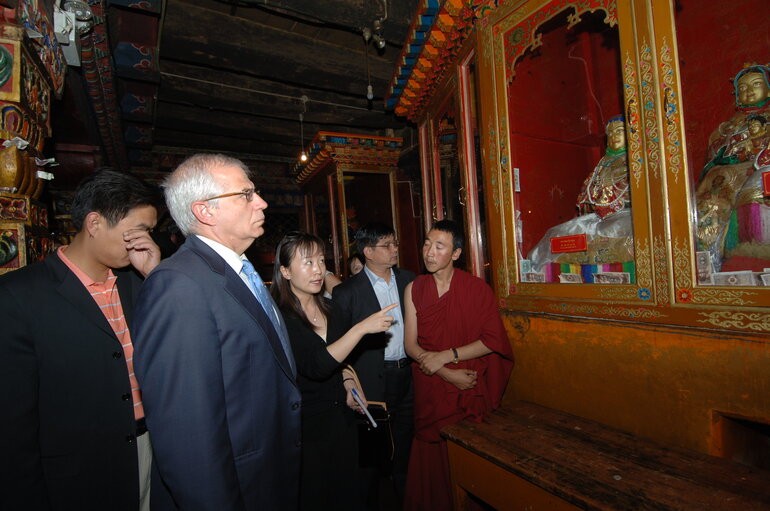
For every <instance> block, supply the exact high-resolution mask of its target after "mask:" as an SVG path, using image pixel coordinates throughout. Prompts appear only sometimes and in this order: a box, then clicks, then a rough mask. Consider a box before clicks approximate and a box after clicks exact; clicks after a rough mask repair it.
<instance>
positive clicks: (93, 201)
mask: <svg viewBox="0 0 770 511" xmlns="http://www.w3.org/2000/svg"><path fill="white" fill-rule="evenodd" d="M158 197H159V195H158V192H157V191H155V190H153V189H152V188H150V187H149V186H147V185H146V184H145V183H144V182H143V181H141V180H140V179H139V178H138V177H136V176H132V175H131V174H127V173H125V172H118V171H117V170H112V169H109V168H102V169H97V170H95V171H94V172H93V173H92V174H90V175H88V176H86V177H85V178H84V179H83V180H82V181H81V182H80V184H79V185H78V187H77V189H76V190H75V196H74V198H73V199H72V208H71V210H70V213H71V215H72V223H73V225H74V226H75V229H77V231H78V232H80V230H81V229H82V228H83V222H85V219H86V216H87V215H88V214H89V213H91V212H92V211H95V212H96V213H99V214H100V215H102V216H103V217H104V218H105V219H106V220H107V224H108V225H109V226H110V227H112V226H114V225H116V224H117V223H118V222H120V221H121V220H123V219H124V218H125V217H126V215H128V213H129V211H131V210H132V209H134V208H137V207H139V206H152V207H154V208H156V209H157V208H158V203H159V200H158Z"/></svg>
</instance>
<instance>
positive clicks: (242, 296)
mask: <svg viewBox="0 0 770 511" xmlns="http://www.w3.org/2000/svg"><path fill="white" fill-rule="evenodd" d="M188 243H189V244H190V248H191V249H192V250H193V251H195V252H196V253H197V254H198V255H199V256H200V257H202V258H203V259H204V260H205V261H206V262H207V263H208V264H209V266H210V267H211V269H212V270H213V271H214V272H215V273H218V274H220V275H222V277H223V278H224V281H225V285H224V288H225V291H226V292H227V293H228V294H230V295H231V296H232V297H233V298H234V299H235V300H236V301H237V302H238V303H239V304H240V305H241V306H242V307H243V308H244V309H245V310H246V312H247V313H248V314H249V315H250V316H251V318H252V319H253V320H254V322H255V323H257V325H259V327H260V328H261V329H262V331H263V332H264V333H265V337H266V338H267V341H268V343H269V344H270V348H271V349H272V351H273V355H274V356H275V359H276V361H277V362H278V365H279V366H280V367H281V370H283V372H284V373H286V376H287V377H288V378H289V380H291V381H292V382H294V383H295V384H296V382H295V378H294V375H293V373H292V370H291V366H290V365H289V360H288V359H287V358H286V353H285V352H284V350H283V346H281V340H280V338H279V337H278V334H277V333H276V331H275V328H274V327H273V323H272V322H271V321H270V318H269V317H267V314H266V313H265V311H264V310H263V309H262V306H261V305H260V304H259V301H258V300H257V299H256V297H255V296H254V295H253V294H252V293H251V290H250V289H249V288H248V286H247V285H246V284H245V283H244V282H243V280H241V278H240V277H239V276H238V274H237V273H235V272H234V271H233V269H232V268H231V267H230V266H229V265H228V264H227V263H226V262H225V260H224V259H222V258H221V257H220V256H219V255H218V254H217V253H216V252H214V250H212V249H211V247H209V246H208V245H206V244H205V243H203V242H202V241H200V240H199V239H198V238H197V236H190V237H189V238H188Z"/></svg>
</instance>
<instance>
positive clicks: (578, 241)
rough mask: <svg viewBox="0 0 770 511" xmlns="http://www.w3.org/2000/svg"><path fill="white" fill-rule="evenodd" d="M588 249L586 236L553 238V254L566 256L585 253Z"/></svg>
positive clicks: (576, 235) (575, 235) (574, 235)
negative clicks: (572, 253)
mask: <svg viewBox="0 0 770 511" xmlns="http://www.w3.org/2000/svg"><path fill="white" fill-rule="evenodd" d="M587 248H588V242H587V241H586V235H585V234H573V235H571V236H559V237H556V238H551V253H552V254H564V253H567V252H585V251H586V249H587Z"/></svg>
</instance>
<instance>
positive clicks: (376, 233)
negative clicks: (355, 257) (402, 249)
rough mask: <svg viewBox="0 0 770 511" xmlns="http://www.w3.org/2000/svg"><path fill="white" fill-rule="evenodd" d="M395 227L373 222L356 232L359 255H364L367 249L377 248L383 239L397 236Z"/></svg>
mask: <svg viewBox="0 0 770 511" xmlns="http://www.w3.org/2000/svg"><path fill="white" fill-rule="evenodd" d="M395 235H396V231H394V230H393V227H390V226H389V225H385V224H383V223H380V222H371V223H368V224H366V225H365V226H363V227H361V228H360V229H359V230H357V231H356V247H357V248H358V253H359V254H363V253H364V249H365V248H366V247H373V246H375V245H376V244H377V243H378V242H379V241H380V240H381V239H383V238H387V237H388V236H395Z"/></svg>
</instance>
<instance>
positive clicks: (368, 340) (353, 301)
mask: <svg viewBox="0 0 770 511" xmlns="http://www.w3.org/2000/svg"><path fill="white" fill-rule="evenodd" d="M393 273H394V274H395V276H396V285H397V287H398V296H399V302H400V304H399V307H401V317H404V305H403V304H404V289H405V288H406V285H407V284H409V283H410V282H411V281H412V280H414V273H412V272H411V271H409V270H402V269H399V268H393ZM381 309H382V307H380V302H379V301H378V300H377V295H376V294H375V293H374V288H372V283H371V281H370V280H369V277H368V276H367V275H366V272H365V271H363V270H362V271H360V272H359V273H357V274H355V275H353V276H352V277H350V278H349V279H347V280H346V281H345V282H343V283H342V284H340V285H338V286H336V287H335V288H334V290H333V291H332V319H331V322H330V324H329V340H337V339H339V338H340V337H341V336H342V335H344V334H345V332H347V331H348V330H350V328H351V327H352V326H353V325H355V324H356V323H358V322H359V321H361V320H362V319H365V318H367V317H369V316H371V315H372V314H374V313H375V312H377V311H379V310H381ZM388 339H389V336H388V334H387V333H385V332H382V333H378V334H369V335H365V336H364V338H363V339H361V341H360V342H359V343H358V346H356V348H355V349H354V350H353V352H352V353H351V354H350V356H349V357H348V359H347V360H348V361H350V363H351V364H352V365H353V367H354V368H355V370H356V372H357V373H358V377H359V379H360V380H361V386H362V387H363V388H364V393H365V394H366V399H368V400H370V401H384V400H385V382H384V377H383V368H384V362H385V346H386V345H387V344H388Z"/></svg>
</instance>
